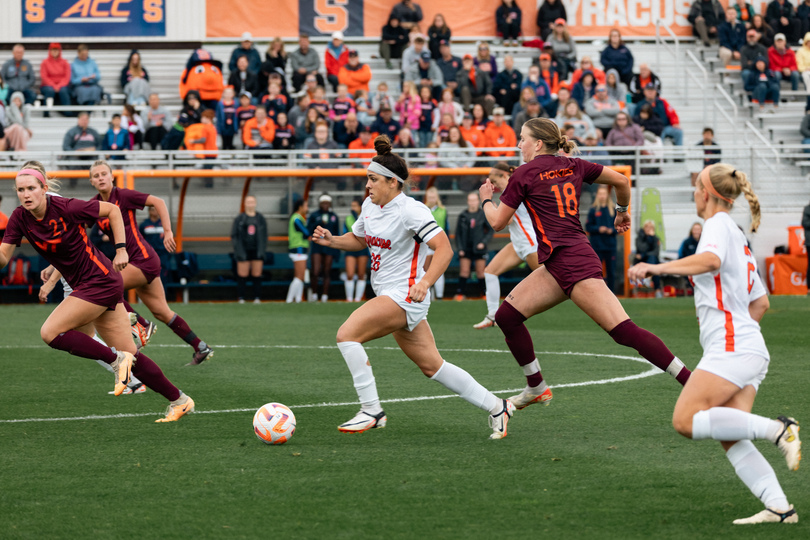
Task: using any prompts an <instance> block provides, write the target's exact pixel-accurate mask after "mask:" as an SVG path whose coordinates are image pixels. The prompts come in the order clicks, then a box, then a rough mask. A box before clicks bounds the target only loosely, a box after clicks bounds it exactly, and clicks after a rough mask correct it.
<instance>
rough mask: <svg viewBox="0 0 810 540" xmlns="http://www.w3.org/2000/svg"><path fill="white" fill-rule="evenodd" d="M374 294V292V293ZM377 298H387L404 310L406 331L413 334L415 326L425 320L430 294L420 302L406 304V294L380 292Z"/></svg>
mask: <svg viewBox="0 0 810 540" xmlns="http://www.w3.org/2000/svg"><path fill="white" fill-rule="evenodd" d="M375 294H376V291H375ZM377 296H387V297H388V298H390V299H391V300H393V301H394V302H396V303H397V305H398V306H399V307H401V308H402V309H404V310H405V316H406V317H407V319H408V331H409V332H413V329H414V328H416V326H417V325H418V324H419V323H420V322H422V321H424V320H425V319H427V314H428V309H429V308H430V293H428V295H427V296H426V297H425V299H424V300H423V301H421V302H408V301H407V300H406V299H405V298H407V296H408V293H407V292H406V293H402V292H401V291H381V292H380V293H379V294H377Z"/></svg>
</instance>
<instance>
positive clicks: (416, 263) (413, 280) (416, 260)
mask: <svg viewBox="0 0 810 540" xmlns="http://www.w3.org/2000/svg"><path fill="white" fill-rule="evenodd" d="M418 269H419V242H414V246H413V258H412V259H411V275H410V276H408V292H409V293H410V292H411V287H413V284H414V283H416V271H417V270H418ZM406 301H407V302H408V303H410V301H411V298H410V297H408V298H407V299H406Z"/></svg>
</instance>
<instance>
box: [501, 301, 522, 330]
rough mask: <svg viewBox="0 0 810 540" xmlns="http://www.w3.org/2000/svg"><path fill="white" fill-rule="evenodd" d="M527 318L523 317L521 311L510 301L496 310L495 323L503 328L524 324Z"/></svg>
mask: <svg viewBox="0 0 810 540" xmlns="http://www.w3.org/2000/svg"><path fill="white" fill-rule="evenodd" d="M525 320H526V318H525V317H522V316H521V315H520V312H519V311H518V310H516V309H515V308H514V307H513V306H512V304H510V303H509V302H504V303H502V304H501V306H500V307H499V308H498V311H496V312H495V323H496V324H497V325H498V328H501V329H502V330H503V329H505V328H512V327H514V326H517V325H520V324H523V321H525Z"/></svg>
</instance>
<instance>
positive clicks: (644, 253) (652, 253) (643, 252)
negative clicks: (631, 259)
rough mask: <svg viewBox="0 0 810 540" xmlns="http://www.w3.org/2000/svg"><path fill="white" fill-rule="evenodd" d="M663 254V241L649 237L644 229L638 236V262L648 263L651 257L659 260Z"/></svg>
mask: <svg viewBox="0 0 810 540" xmlns="http://www.w3.org/2000/svg"><path fill="white" fill-rule="evenodd" d="M660 252H661V240H660V239H659V238H658V237H657V236H647V234H646V233H645V232H644V229H641V230H640V231H638V235H636V260H640V261H648V260H649V258H650V257H655V258H658V256H659V253H660Z"/></svg>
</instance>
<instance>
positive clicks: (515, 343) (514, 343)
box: [495, 302, 543, 386]
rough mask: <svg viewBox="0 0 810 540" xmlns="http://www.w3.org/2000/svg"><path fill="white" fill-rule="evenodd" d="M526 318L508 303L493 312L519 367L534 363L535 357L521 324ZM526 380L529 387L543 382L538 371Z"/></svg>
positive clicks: (530, 342) (523, 326) (527, 334)
mask: <svg viewBox="0 0 810 540" xmlns="http://www.w3.org/2000/svg"><path fill="white" fill-rule="evenodd" d="M525 320H526V317H524V316H523V314H522V313H521V312H519V311H518V310H516V309H515V308H514V307H512V304H510V303H509V302H504V303H503V304H501V307H499V308H498V311H496V312H495V322H496V323H497V325H498V328H500V329H501V332H503V335H504V337H505V338H506V345H507V346H508V347H509V350H510V351H512V356H514V357H515V360H517V363H518V364H520V366H521V367H523V366H526V365H528V364H531V363H532V362H534V359H535V358H536V357H537V356H536V355H535V354H534V344H533V343H532V336H531V335H530V334H529V330H528V328H526V325H525V324H523V322H524V321H525ZM526 380H527V381H528V383H529V386H537V385H538V384H540V383H541V382H543V376H542V375H541V374H540V372H539V371H538V372H537V373H533V374H532V375H527V376H526Z"/></svg>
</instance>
